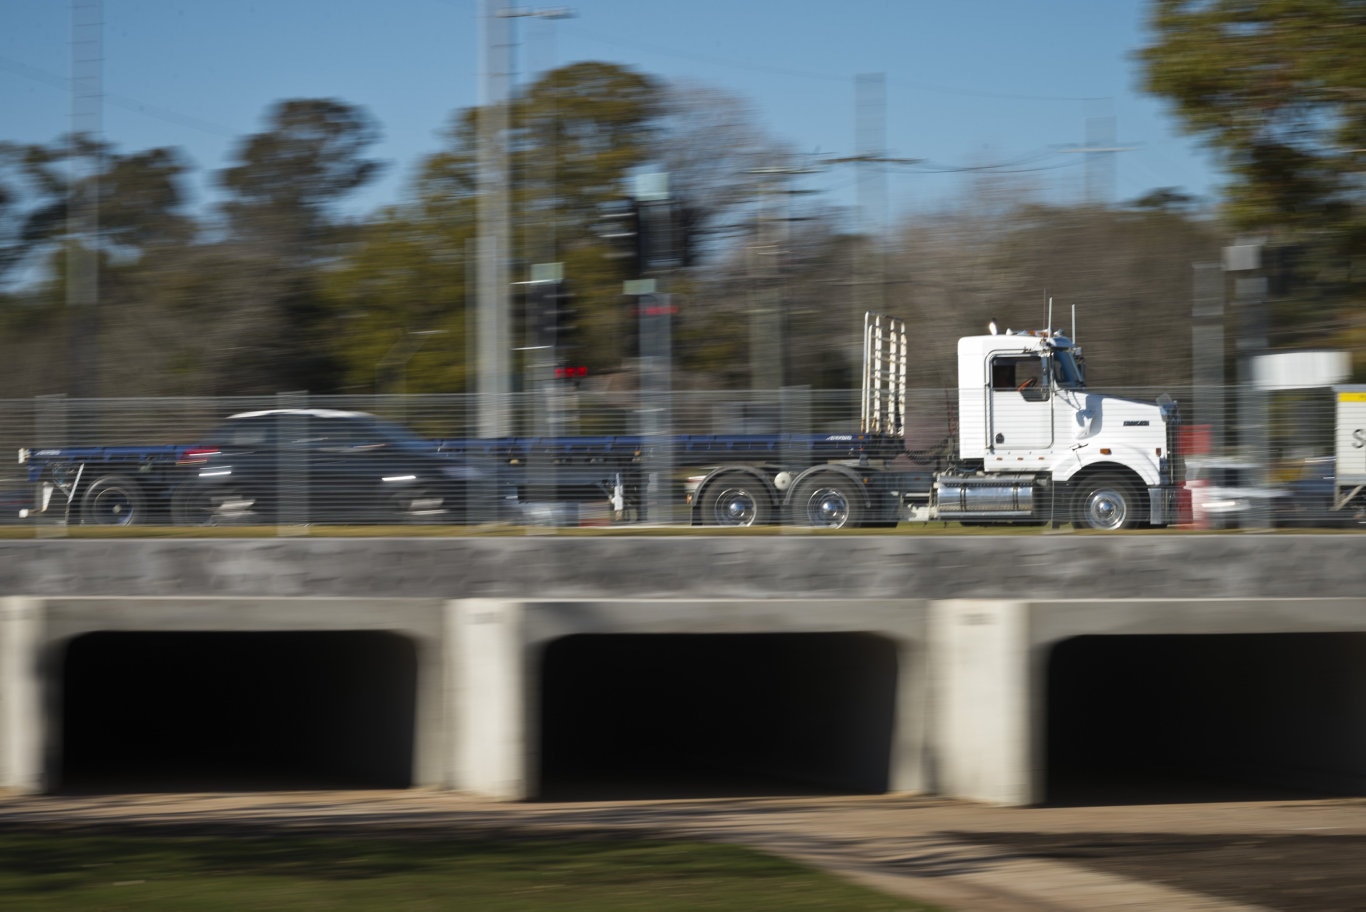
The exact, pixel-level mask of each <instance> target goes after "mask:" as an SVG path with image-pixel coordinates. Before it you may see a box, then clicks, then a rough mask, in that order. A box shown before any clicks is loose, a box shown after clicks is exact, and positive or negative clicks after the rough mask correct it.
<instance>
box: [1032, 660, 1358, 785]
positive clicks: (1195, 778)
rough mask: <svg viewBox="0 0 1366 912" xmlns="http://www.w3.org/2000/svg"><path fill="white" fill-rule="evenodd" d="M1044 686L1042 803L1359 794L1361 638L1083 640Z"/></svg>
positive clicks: (1051, 669)
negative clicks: (1044, 726) (1045, 750)
mask: <svg viewBox="0 0 1366 912" xmlns="http://www.w3.org/2000/svg"><path fill="white" fill-rule="evenodd" d="M1047 681H1048V684H1047V708H1046V716H1047V732H1048V734H1047V755H1046V759H1045V765H1046V769H1047V771H1048V777H1047V785H1046V794H1047V801H1048V803H1050V804H1080V803H1086V804H1093V803H1105V802H1116V803H1118V802H1130V803H1159V802H1170V801H1187V800H1189V801H1215V800H1258V799H1271V798H1279V797H1287V796H1292V795H1296V794H1299V795H1303V794H1306V793H1315V794H1337V795H1341V794H1350V795H1361V794H1366V634H1328V633H1324V634H1317V633H1316V634H1219V635H1181V636H1174V635H1173V636H1158V635H1152V636H1082V637H1076V638H1074V639H1070V640H1065V641H1063V642H1061V643H1059V644H1058V645H1056V646H1055V647H1054V648H1053V650H1052V653H1051V655H1050V657H1049V663H1048V674H1047Z"/></svg>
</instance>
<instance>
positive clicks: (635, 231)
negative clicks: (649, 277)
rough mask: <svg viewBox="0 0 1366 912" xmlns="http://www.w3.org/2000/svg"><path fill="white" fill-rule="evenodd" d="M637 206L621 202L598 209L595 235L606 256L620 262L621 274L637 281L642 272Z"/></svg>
mask: <svg viewBox="0 0 1366 912" xmlns="http://www.w3.org/2000/svg"><path fill="white" fill-rule="evenodd" d="M640 214H641V213H640V204H639V203H637V202H636V201H635V200H633V199H630V200H621V201H619V202H615V203H613V204H611V205H610V206H608V207H606V208H604V209H603V210H602V214H601V218H600V219H599V221H598V236H599V237H601V238H602V239H603V240H604V241H606V242H607V244H608V248H609V253H608V257H610V258H611V259H614V260H620V261H621V262H622V273H623V274H624V275H625V276H626V277H627V278H632V279H638V278H640V277H641V275H642V274H643V270H644V269H645V257H644V255H643V254H644V250H645V246H644V244H645V241H644V237H643V235H642V228H643V227H644V226H643V225H642V223H641V217H640Z"/></svg>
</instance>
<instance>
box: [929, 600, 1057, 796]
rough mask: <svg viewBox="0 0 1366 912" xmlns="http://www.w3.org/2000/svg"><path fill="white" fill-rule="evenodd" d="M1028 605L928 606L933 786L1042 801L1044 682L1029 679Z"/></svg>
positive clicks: (952, 792)
mask: <svg viewBox="0 0 1366 912" xmlns="http://www.w3.org/2000/svg"><path fill="white" fill-rule="evenodd" d="M1028 618H1029V605H1028V603H1025V602H1015V601H1005V600H1000V599H961V600H950V601H942V602H932V603H931V604H930V623H929V629H930V651H931V654H932V655H934V657H935V660H934V668H933V683H932V690H933V693H934V708H933V713H932V722H931V724H932V726H933V728H934V734H933V736H932V740H933V743H934V744H935V745H936V752H935V777H936V780H937V781H936V786H937V787H936V790H937V791H938V792H939V793H941V794H944V795H948V796H951V797H955V798H967V799H970V800H974V801H984V802H989V803H991V804H1001V805H1023V804H1033V803H1035V802H1036V801H1038V800H1041V799H1042V792H1043V789H1042V783H1041V776H1042V769H1041V768H1040V766H1039V764H1038V758H1039V756H1040V755H1041V753H1042V725H1043V718H1042V712H1041V710H1040V709H1039V707H1037V706H1036V705H1035V704H1036V702H1037V700H1038V699H1039V698H1038V696H1037V694H1038V692H1039V691H1042V689H1043V688H1042V687H1040V686H1035V683H1034V681H1033V680H1032V677H1033V675H1034V672H1033V670H1032V663H1031V660H1030V656H1031V651H1030V644H1029V622H1028Z"/></svg>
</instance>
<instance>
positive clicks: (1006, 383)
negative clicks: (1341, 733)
mask: <svg viewBox="0 0 1366 912" xmlns="http://www.w3.org/2000/svg"><path fill="white" fill-rule="evenodd" d="M991 388H992V389H994V390H1012V389H1014V388H1015V364H1014V363H1013V362H1011V361H1006V360H1004V359H1002V358H997V359H996V360H994V361H992V362H991Z"/></svg>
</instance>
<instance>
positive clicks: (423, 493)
mask: <svg viewBox="0 0 1366 912" xmlns="http://www.w3.org/2000/svg"><path fill="white" fill-rule="evenodd" d="M387 512H388V514H389V518H390V519H391V520H393V521H394V522H396V523H402V524H406V525H422V524H427V523H440V522H448V521H449V520H450V516H449V514H450V510H449V509H448V507H447V504H446V498H445V497H444V496H443V495H442V494H441V492H440V491H438V490H436V489H435V488H432V487H429V486H427V485H416V486H414V487H411V488H407V489H405V490H402V491H396V492H395V493H393V494H392V495H390V497H389V508H388V511H387Z"/></svg>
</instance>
